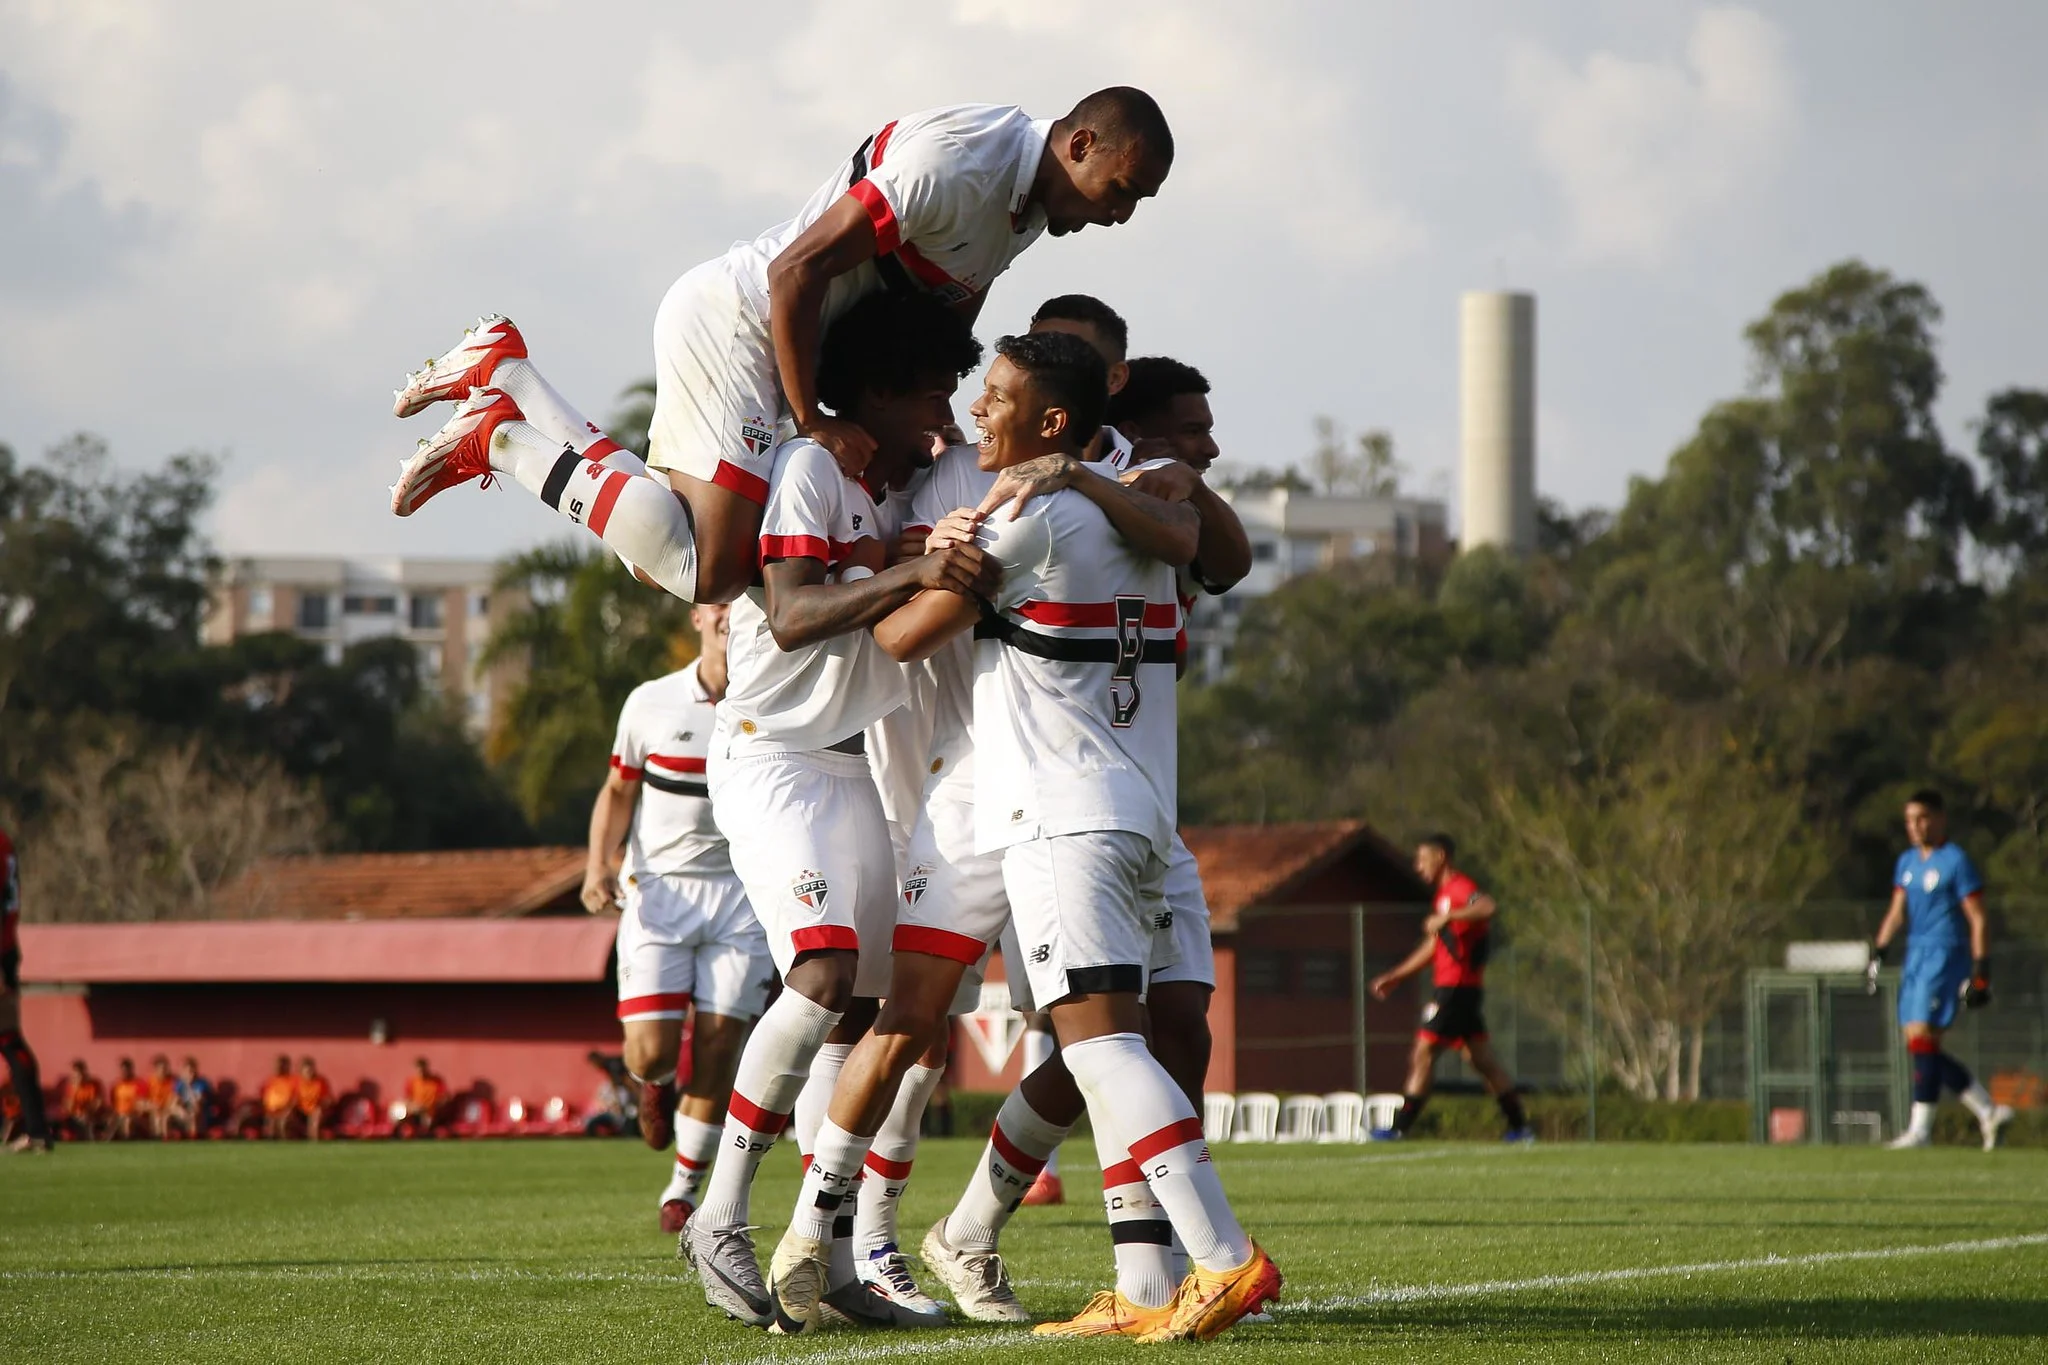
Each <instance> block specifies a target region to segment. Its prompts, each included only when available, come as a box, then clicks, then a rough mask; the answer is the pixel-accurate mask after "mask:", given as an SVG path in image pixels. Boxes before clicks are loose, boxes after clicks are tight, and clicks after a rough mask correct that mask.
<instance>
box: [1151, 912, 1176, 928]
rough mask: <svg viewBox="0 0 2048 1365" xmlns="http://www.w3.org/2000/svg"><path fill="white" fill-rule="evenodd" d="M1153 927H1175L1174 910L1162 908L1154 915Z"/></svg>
mask: <svg viewBox="0 0 2048 1365" xmlns="http://www.w3.org/2000/svg"><path fill="white" fill-rule="evenodd" d="M1152 927H1153V928H1154V929H1171V928H1172V927H1173V911H1171V910H1162V911H1160V912H1159V913H1158V914H1156V915H1154V916H1153V917H1152Z"/></svg>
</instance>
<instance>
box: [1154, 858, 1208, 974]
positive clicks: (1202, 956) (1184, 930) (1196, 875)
mask: <svg viewBox="0 0 2048 1365" xmlns="http://www.w3.org/2000/svg"><path fill="white" fill-rule="evenodd" d="M1165 892H1166V912H1167V913H1168V914H1170V915H1172V916H1173V949H1174V956H1175V958H1177V959H1178V960H1177V961H1176V962H1174V964H1173V965H1172V966H1170V967H1161V968H1160V969H1159V970H1158V971H1156V972H1154V973H1153V974H1152V980H1153V981H1154V982H1155V983H1157V984H1159V985H1162V986H1163V985H1165V984H1166V983H1168V982H1169V981H1193V982H1197V983H1198V984H1200V985H1204V986H1209V987H1214V986H1215V984H1216V947H1215V945H1214V944H1213V943H1211V942H1210V940H1209V898H1208V897H1207V896H1205V895H1203V894H1202V869H1201V868H1200V867H1198V866H1196V864H1195V855H1194V854H1193V853H1191V852H1189V851H1188V846H1187V844H1185V843H1184V842H1182V840H1181V837H1180V836H1179V835H1178V834H1176V835H1174V836H1173V849H1172V851H1171V852H1169V853H1168V854H1167V855H1166V887H1165Z"/></svg>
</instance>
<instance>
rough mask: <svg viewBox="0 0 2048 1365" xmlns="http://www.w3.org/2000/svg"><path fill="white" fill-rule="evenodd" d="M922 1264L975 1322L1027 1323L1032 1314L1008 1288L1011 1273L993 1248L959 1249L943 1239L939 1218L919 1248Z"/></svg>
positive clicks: (944, 1232) (941, 1222)
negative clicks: (979, 1249) (988, 1249)
mask: <svg viewBox="0 0 2048 1365" xmlns="http://www.w3.org/2000/svg"><path fill="white" fill-rule="evenodd" d="M918 1253H919V1254H920V1255H921V1256H923V1257H924V1263H925V1266H926V1268H928V1269H929V1270H930V1271H931V1272H932V1274H934V1275H936V1276H938V1277H939V1283H941V1284H943V1285H945V1286H946V1289H947V1291H948V1292H949V1293H951V1294H952V1296H953V1302H954V1304H955V1305H956V1306H958V1308H959V1309H960V1311H961V1312H962V1313H963V1314H965V1315H966V1316H967V1317H970V1318H972V1319H974V1321H976V1322H1029V1321H1031V1314H1030V1313H1029V1312H1028V1311H1027V1310H1026V1309H1025V1307H1024V1305H1023V1304H1021V1303H1019V1302H1017V1291H1016V1290H1014V1289H1012V1288H1010V1272H1009V1271H1008V1270H1007V1269H1005V1268H1004V1266H1003V1258H1002V1257H1001V1256H998V1255H997V1254H996V1253H995V1252H993V1251H962V1250H961V1249H960V1248H958V1247H956V1246H954V1245H953V1244H952V1243H951V1242H948V1241H947V1240H946V1220H945V1219H943V1218H941V1219H940V1220H939V1221H938V1222H936V1223H934V1224H933V1225H932V1230H931V1231H930V1232H927V1233H926V1234H925V1235H924V1245H923V1246H921V1247H919V1248H918Z"/></svg>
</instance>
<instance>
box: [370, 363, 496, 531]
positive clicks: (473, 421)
mask: <svg viewBox="0 0 2048 1365" xmlns="http://www.w3.org/2000/svg"><path fill="white" fill-rule="evenodd" d="M520 420H522V419H521V417H520V413H519V405H518V404H517V403H514V402H513V401H512V399H511V398H510V397H509V396H508V395H506V394H502V393H499V392H498V391H497V390H496V389H478V390H477V391H476V392H475V393H473V394H471V395H470V396H469V398H468V399H467V400H465V401H464V402H463V404H462V406H461V407H459V408H457V409H455V415H454V416H453V417H450V418H449V419H448V424H447V425H446V426H444V427H442V428H441V429H440V430H439V431H437V432H435V433H434V434H433V435H432V436H429V437H428V438H427V439H426V440H424V441H421V442H420V445H419V449H418V450H415V451H414V452H413V453H412V458H411V459H409V460H406V461H404V462H402V463H401V464H400V465H399V467H398V482H397V483H396V484H394V485H392V488H391V510H392V512H393V513H395V514H396V515H398V516H401V517H409V516H411V515H412V514H413V513H414V512H417V511H419V510H420V508H422V507H424V506H425V505H426V502H427V499H429V498H431V497H433V496H434V495H435V494H436V493H442V492H445V491H447V490H448V489H450V488H453V487H455V486H456V485H457V484H464V483H468V482H469V481H470V480H471V479H483V480H485V484H484V486H485V487H486V488H488V487H489V486H490V482H489V481H490V478H491V474H492V471H491V435H492V433H493V432H495V431H497V429H498V424H499V423H500V422H507V421H511V422H517V421H520Z"/></svg>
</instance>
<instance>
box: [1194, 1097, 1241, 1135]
mask: <svg viewBox="0 0 2048 1365" xmlns="http://www.w3.org/2000/svg"><path fill="white" fill-rule="evenodd" d="M1236 1118H1237V1096H1235V1095H1233V1094H1231V1093H1230V1092H1229V1091H1227V1090H1211V1091H1208V1092H1207V1093H1205V1094H1204V1095H1203V1096H1202V1137H1203V1138H1204V1139H1205V1140H1206V1141H1209V1142H1228V1141H1230V1125H1231V1124H1232V1122H1234V1121H1235V1120H1236Z"/></svg>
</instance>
